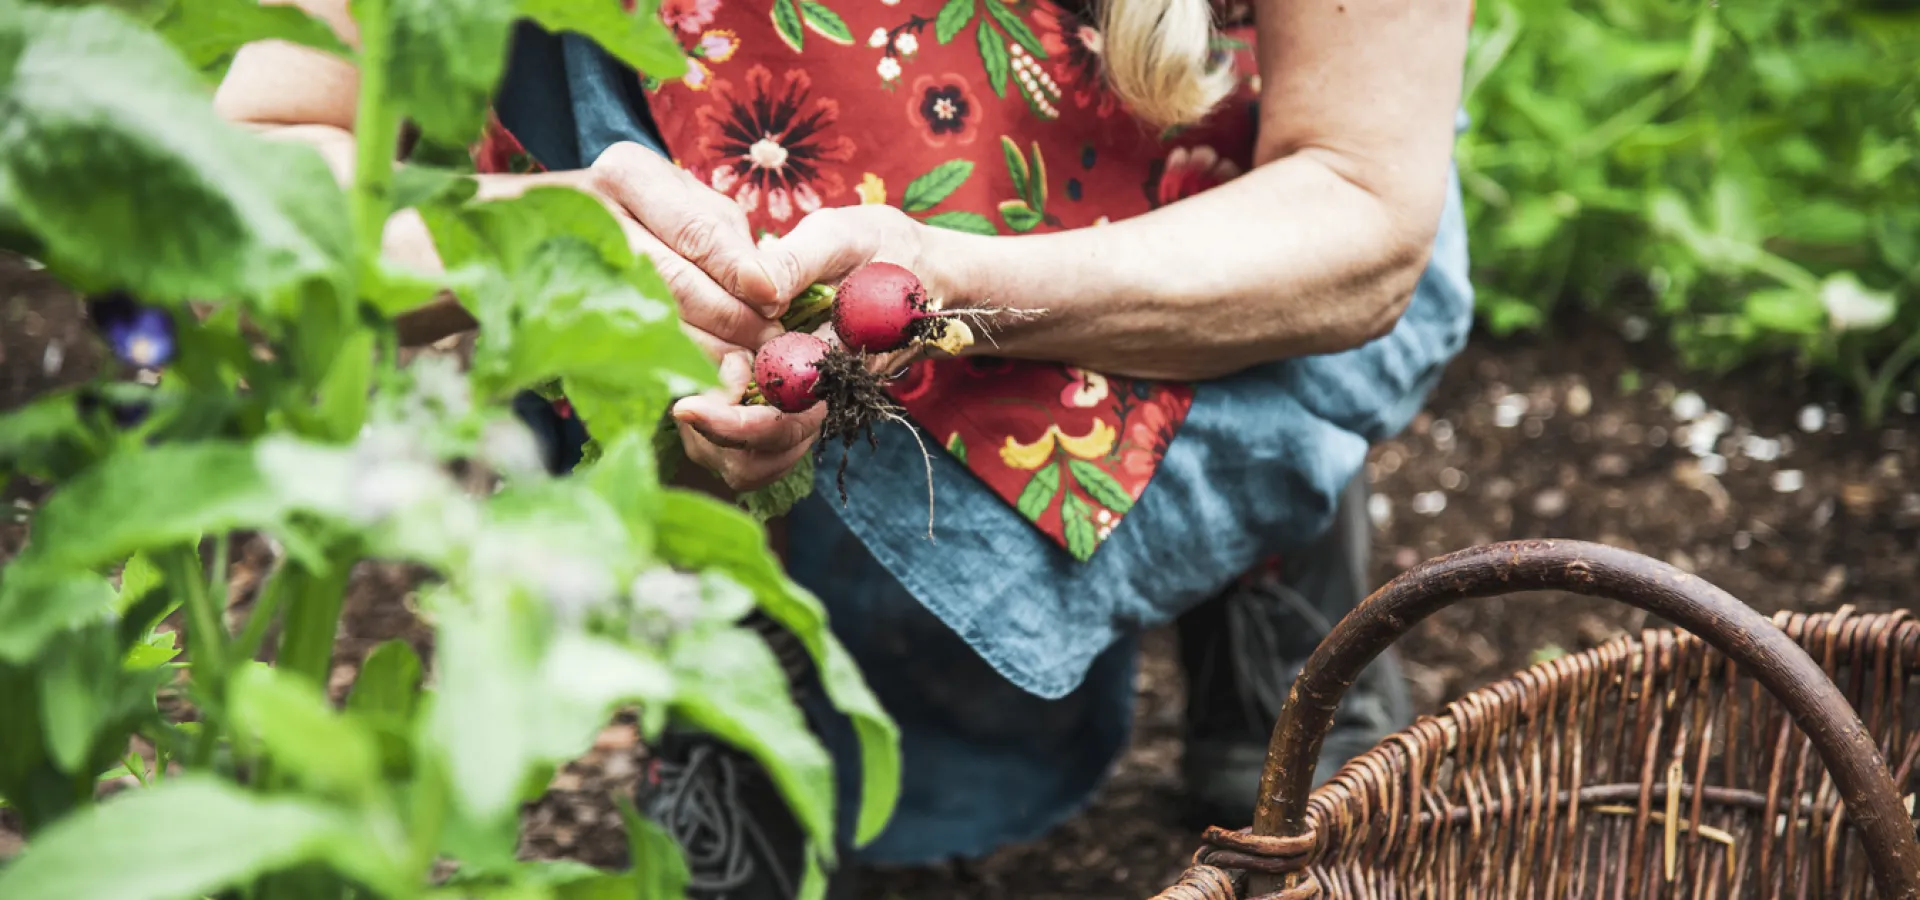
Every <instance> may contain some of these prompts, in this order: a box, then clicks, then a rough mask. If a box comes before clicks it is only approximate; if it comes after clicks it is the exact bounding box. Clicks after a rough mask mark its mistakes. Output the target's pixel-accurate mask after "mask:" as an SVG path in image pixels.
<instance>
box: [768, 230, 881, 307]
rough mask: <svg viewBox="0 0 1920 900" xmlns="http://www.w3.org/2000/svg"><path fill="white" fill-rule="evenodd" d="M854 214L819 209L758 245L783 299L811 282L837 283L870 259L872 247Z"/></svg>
mask: <svg viewBox="0 0 1920 900" xmlns="http://www.w3.org/2000/svg"><path fill="white" fill-rule="evenodd" d="M856 215H857V214H855V213H853V212H851V211H849V210H847V209H841V208H829V209H822V210H818V211H816V212H813V213H809V214H808V215H807V216H806V217H805V218H803V219H801V220H800V223H799V224H798V225H795V226H794V227H793V230H792V231H789V232H787V233H786V234H785V235H783V236H781V237H780V238H778V239H776V240H772V241H767V242H765V243H763V244H762V245H761V246H760V256H761V260H762V264H763V265H764V266H765V267H766V270H767V272H768V273H769V274H770V275H771V276H772V278H773V284H774V288H775V292H776V293H777V294H778V295H779V296H780V298H781V300H782V301H783V302H790V301H792V299H793V298H794V297H797V296H799V295H800V292H802V291H804V290H806V289H807V288H809V287H811V286H813V285H816V284H823V283H824V284H832V283H835V282H838V281H839V280H840V279H841V278H842V277H843V276H845V275H846V274H847V273H848V272H851V271H853V270H854V269H855V268H858V267H859V266H860V264H862V263H864V262H866V261H867V260H868V259H871V258H872V256H873V248H872V247H869V246H866V245H867V244H868V241H866V240H863V239H862V231H861V229H859V228H857V227H856V226H855V218H856Z"/></svg>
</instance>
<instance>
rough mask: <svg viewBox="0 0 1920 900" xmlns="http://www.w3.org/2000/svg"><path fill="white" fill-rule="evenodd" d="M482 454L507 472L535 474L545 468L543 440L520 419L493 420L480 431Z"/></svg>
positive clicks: (496, 468) (489, 462)
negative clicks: (537, 437)
mask: <svg viewBox="0 0 1920 900" xmlns="http://www.w3.org/2000/svg"><path fill="white" fill-rule="evenodd" d="M480 456H481V457H482V458H484V459H485V460H486V461H487V463H488V464H489V465H491V466H493V470H494V471H496V472H499V473H501V474H504V475H532V474H534V473H537V472H543V471H546V467H547V464H546V461H545V460H543V459H541V458H540V442H539V441H538V440H537V439H535V438H534V436H533V431H532V430H530V429H528V428H527V426H526V424H525V423H523V422H521V421H520V420H519V419H494V420H493V421H491V422H488V423H487V424H486V426H485V427H484V428H482V429H481V430H480Z"/></svg>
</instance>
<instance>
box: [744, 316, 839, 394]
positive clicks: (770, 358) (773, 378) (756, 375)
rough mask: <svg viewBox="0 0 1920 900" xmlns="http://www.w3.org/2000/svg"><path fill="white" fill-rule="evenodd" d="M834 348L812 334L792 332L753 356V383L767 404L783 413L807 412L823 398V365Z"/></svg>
mask: <svg viewBox="0 0 1920 900" xmlns="http://www.w3.org/2000/svg"><path fill="white" fill-rule="evenodd" d="M831 352H833V348H831V347H828V346H827V342H826V341H823V340H821V339H819V338H817V337H814V336H813V335H811V334H806V333H804V332H799V331H789V332H787V333H786V334H783V335H781V336H779V337H777V338H774V339H773V340H771V341H768V342H767V343H766V345H765V346H762V347H761V348H760V352H759V353H758V354H755V356H754V357H753V380H754V383H755V384H758V385H759V386H760V396H762V397H764V398H766V401H767V405H769V406H772V407H773V408H774V409H777V410H779V411H781V412H790V413H797V412H806V411H807V410H809V409H812V408H813V406H814V404H816V403H819V402H820V398H819V397H818V396H817V395H815V393H814V391H815V390H816V389H817V388H818V387H819V386H820V362H821V360H823V359H825V358H826V356H827V354H828V353H831Z"/></svg>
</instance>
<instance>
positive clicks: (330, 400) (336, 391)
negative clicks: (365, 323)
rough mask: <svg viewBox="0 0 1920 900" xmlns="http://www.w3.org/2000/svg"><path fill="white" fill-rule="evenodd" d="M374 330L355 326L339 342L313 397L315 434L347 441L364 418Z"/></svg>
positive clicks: (370, 385) (357, 432)
mask: <svg viewBox="0 0 1920 900" xmlns="http://www.w3.org/2000/svg"><path fill="white" fill-rule="evenodd" d="M373 341H374V333H373V332H372V331H371V330H369V329H364V328H360V329H355V330H354V331H353V332H352V333H351V334H349V335H348V336H347V339H346V340H345V341H344V342H342V344H341V345H340V350H339V352H338V353H337V354H335V356H334V358H333V363H332V365H329V366H328V367H327V374H326V376H325V377H324V378H322V379H321V380H320V388H319V391H318V392H317V393H318V396H317V397H315V398H314V413H315V416H316V419H315V421H316V422H317V423H318V425H319V426H320V428H319V433H318V434H317V435H316V436H317V437H321V438H324V439H326V440H332V441H347V440H350V439H352V438H353V436H354V435H357V434H359V433H360V428H361V426H362V425H365V424H366V421H367V400H368V397H369V395H370V393H371V392H372V390H373V365H374V353H375V350H374V345H373Z"/></svg>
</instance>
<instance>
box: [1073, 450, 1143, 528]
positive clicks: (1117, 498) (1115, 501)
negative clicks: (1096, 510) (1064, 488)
mask: <svg viewBox="0 0 1920 900" xmlns="http://www.w3.org/2000/svg"><path fill="white" fill-rule="evenodd" d="M1067 471H1068V472H1070V473H1072V475H1073V481H1074V483H1075V484H1078V485H1080V489H1081V490H1083V491H1086V492H1087V496H1089V497H1092V498H1093V500H1094V502H1095V503H1098V504H1100V505H1101V506H1104V507H1106V508H1107V509H1109V510H1112V511H1113V514H1114V515H1116V516H1124V515H1126V514H1127V513H1128V512H1130V511H1132V509H1133V497H1132V496H1131V495H1129V494H1128V493H1127V489H1126V488H1123V487H1121V486H1120V482H1118V481H1115V480H1114V479H1113V476H1112V475H1109V474H1107V472H1106V470H1105V469H1102V468H1100V467H1099V466H1096V465H1094V464H1093V463H1090V462H1087V461H1086V460H1084V459H1069V460H1067Z"/></svg>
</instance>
